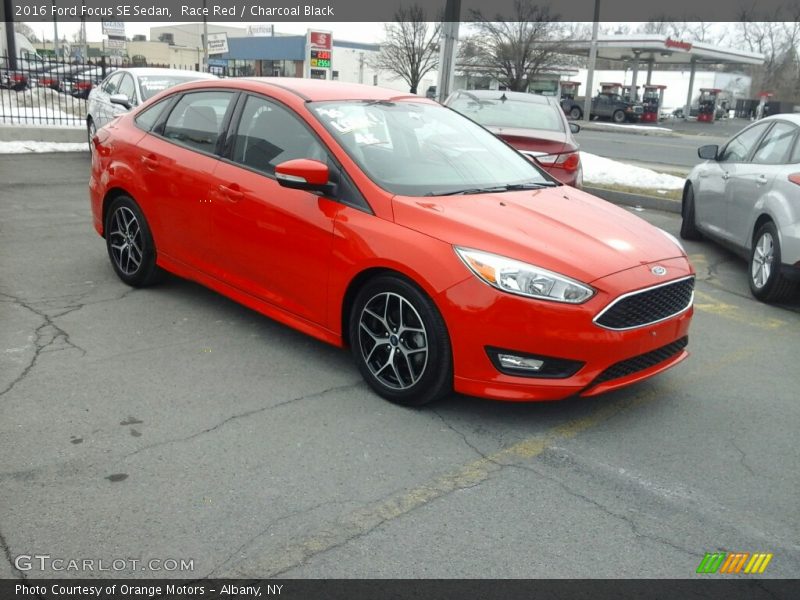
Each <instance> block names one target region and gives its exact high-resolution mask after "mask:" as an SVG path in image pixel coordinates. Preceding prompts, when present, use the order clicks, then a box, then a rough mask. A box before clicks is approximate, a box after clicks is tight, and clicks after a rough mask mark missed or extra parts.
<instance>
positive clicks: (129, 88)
mask: <svg viewBox="0 0 800 600" xmlns="http://www.w3.org/2000/svg"><path fill="white" fill-rule="evenodd" d="M115 93H117V94H122V95H123V96H125V97H126V98H128V100H130V101H131V103H134V102H136V93H135V90H134V88H133V78H132V77H131V76H130V75H126V74H124V73H123V75H122V80H121V81H120V84H119V88H118V89H117V91H116V92H115Z"/></svg>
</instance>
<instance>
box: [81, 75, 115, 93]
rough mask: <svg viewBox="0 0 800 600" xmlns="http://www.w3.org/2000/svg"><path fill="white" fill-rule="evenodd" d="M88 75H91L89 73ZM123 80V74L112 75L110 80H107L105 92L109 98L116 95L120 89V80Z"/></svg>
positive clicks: (104, 85)
mask: <svg viewBox="0 0 800 600" xmlns="http://www.w3.org/2000/svg"><path fill="white" fill-rule="evenodd" d="M87 74H90V73H89V72H88V71H87ZM121 78H122V73H117V74H115V75H111V76H110V77H109V78H108V79H106V82H105V83H104V84H103V91H104V92H105V93H106V94H108V95H109V96H110V95H111V94H116V93H117V88H118V87H119V80H120V79H121Z"/></svg>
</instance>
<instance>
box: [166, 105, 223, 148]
mask: <svg viewBox="0 0 800 600" xmlns="http://www.w3.org/2000/svg"><path fill="white" fill-rule="evenodd" d="M232 99H233V92H195V93H192V94H185V95H184V96H183V97H182V98H181V99H180V100H179V101H178V103H177V104H176V105H175V108H173V109H172V112H171V113H170V115H169V118H167V122H166V124H165V126H164V137H166V138H169V139H171V140H174V141H176V142H180V143H181V144H185V145H187V146H190V147H192V148H195V149H197V150H202V151H204V152H214V149H215V148H216V145H217V140H218V139H219V135H220V132H221V130H222V123H223V120H224V118H225V113H226V112H227V110H228V107H229V106H230V103H231V100H232Z"/></svg>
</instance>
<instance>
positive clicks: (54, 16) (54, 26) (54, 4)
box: [53, 0, 58, 59]
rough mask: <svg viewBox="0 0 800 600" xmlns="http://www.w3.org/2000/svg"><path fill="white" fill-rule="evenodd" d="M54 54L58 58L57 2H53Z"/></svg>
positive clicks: (54, 0)
mask: <svg viewBox="0 0 800 600" xmlns="http://www.w3.org/2000/svg"><path fill="white" fill-rule="evenodd" d="M53 54H55V56H56V59H57V58H58V17H57V16H56V0H53Z"/></svg>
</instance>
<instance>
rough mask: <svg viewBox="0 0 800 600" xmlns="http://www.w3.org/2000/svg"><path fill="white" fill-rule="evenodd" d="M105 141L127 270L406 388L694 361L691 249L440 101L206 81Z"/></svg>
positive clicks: (634, 376) (125, 275) (588, 376)
mask: <svg viewBox="0 0 800 600" xmlns="http://www.w3.org/2000/svg"><path fill="white" fill-rule="evenodd" d="M93 144H94V145H95V150H96V151H95V152H93V155H92V172H91V178H90V183H89V188H90V194H91V203H92V212H93V215H94V226H95V228H96V229H97V231H98V233H100V235H102V236H104V237H105V240H106V246H107V250H108V254H109V257H110V259H111V264H112V266H113V268H114V270H115V271H116V273H117V275H118V276H119V277H120V279H122V281H124V282H125V283H127V284H129V285H132V286H146V285H148V284H151V283H153V282H155V281H156V280H157V279H158V276H159V275H160V274H161V272H162V271H169V272H171V273H174V274H177V275H179V276H181V277H186V278H189V279H192V280H195V281H198V282H200V283H201V284H203V285H205V286H207V287H209V288H212V289H214V290H216V291H218V292H220V293H222V294H224V295H226V296H228V297H230V298H232V299H234V300H236V301H238V302H240V303H242V304H244V305H246V306H248V307H250V308H252V309H254V310H257V311H259V312H261V313H263V314H265V315H267V316H269V317H271V318H273V319H276V320H277V321H280V322H282V323H285V324H287V325H289V326H291V327H294V328H296V329H299V330H300V331H303V332H305V333H307V334H310V335H312V336H314V337H317V338H319V339H321V340H324V341H326V342H329V343H331V344H335V345H337V346H349V347H350V348H351V350H352V353H353V355H354V358H355V361H356V363H357V365H358V368H359V369H360V371H361V373H362V374H363V376H364V378H365V379H366V381H367V382H368V383H369V385H370V386H372V388H373V389H374V390H375V391H376V392H377V393H379V394H380V395H381V396H383V397H385V398H387V399H389V400H392V401H394V402H398V403H402V404H406V405H420V404H424V403H426V402H429V401H432V400H434V399H436V398H439V397H441V396H443V395H445V394H447V393H449V392H451V391H452V390H455V391H458V392H462V393H465V394H472V395H477V396H484V397H489V398H498V399H506V400H555V399H561V398H566V397H568V396H572V395H575V394H580V395H584V396H591V395H594V394H598V393H600V392H604V391H607V390H611V389H615V388H619V387H622V386H625V385H628V384H631V383H633V382H636V381H640V380H642V379H646V378H648V377H650V376H652V375H655V374H656V373H659V372H661V371H663V370H665V369H667V368H669V367H671V366H673V365H675V364H677V363H678V362H680V361H682V360H683V359H684V358H685V357H686V356H687V352H686V349H685V347H686V344H687V339H688V338H687V334H688V330H689V322H690V320H691V317H692V299H693V294H694V293H693V287H694V272H693V270H692V267H691V265H690V264H689V261H688V260H687V258H686V254H685V253H684V251H683V249H682V248H681V247H680V244H679V242H677V240H675V238H674V237H672V236H670V235H669V234H667V233H666V232H663V231H662V230H660V229H657V228H655V227H653V226H651V225H649V224H648V223H646V222H644V221H642V220H641V219H639V218H638V217H636V216H634V215H632V214H630V213H629V212H627V211H625V210H623V209H620V208H617V207H615V206H612V205H610V204H607V203H606V202H604V201H603V200H600V199H597V198H595V197H593V196H590V195H589V194H586V193H584V192H581V191H579V190H576V189H574V188H571V187H568V186H562V185H560V184H558V183H556V182H553V181H552V180H551V178H549V177H547V176H546V175H544V174H543V173H542V171H541V170H540V169H539V168H538V167H537V166H536V165H534V164H533V163H532V162H530V161H528V160H526V159H525V158H524V157H523V156H522V155H520V154H519V153H518V152H516V151H515V150H513V149H512V148H510V147H509V146H507V145H506V144H505V143H503V142H502V141H501V140H499V139H497V138H496V137H495V136H493V135H492V134H491V133H489V132H488V131H486V130H485V129H483V128H482V127H480V126H478V125H476V124H475V123H473V122H472V121H470V120H469V119H467V118H465V117H463V116H461V115H459V114H458V113H457V112H455V111H452V110H449V109H447V108H444V107H442V106H440V105H438V104H437V103H436V102H433V101H431V100H428V99H425V98H419V97H417V96H408V95H400V96H398V95H397V92H394V91H391V90H384V89H381V88H377V87H372V86H361V85H354V84H344V83H337V82H322V81H315V80H311V79H289V78H280V79H224V80H220V81H211V80H206V81H197V82H193V83H189V84H182V85H180V86H178V87H176V88H172V89H170V90H168V91H165V92H162V93H161V94H160V95H158V96H156V97H155V98H153V99H152V100H150V101H148V102H147V103H145V104H143V105H142V106H140V107H139V108H137V109H135V110H134V111H132V112H130V113H127V114H124V115H122V116H120V117H119V118H117V119H115V120H113V121H111V122H110V123H109V124H108V125H106V126H105V127H103V128H102V129H100V130H99V131H98V132H97V133H96V135H95V136H94V137H93Z"/></svg>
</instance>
